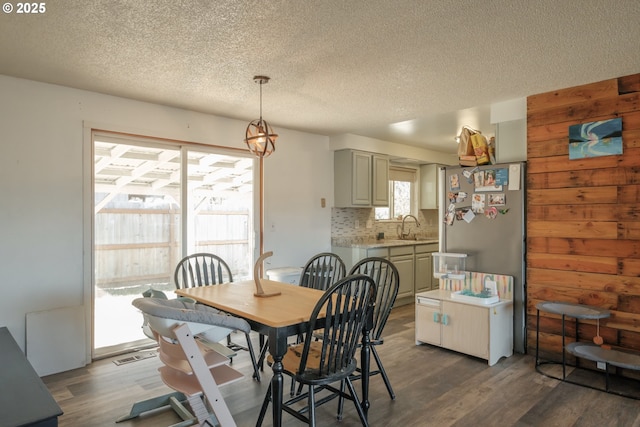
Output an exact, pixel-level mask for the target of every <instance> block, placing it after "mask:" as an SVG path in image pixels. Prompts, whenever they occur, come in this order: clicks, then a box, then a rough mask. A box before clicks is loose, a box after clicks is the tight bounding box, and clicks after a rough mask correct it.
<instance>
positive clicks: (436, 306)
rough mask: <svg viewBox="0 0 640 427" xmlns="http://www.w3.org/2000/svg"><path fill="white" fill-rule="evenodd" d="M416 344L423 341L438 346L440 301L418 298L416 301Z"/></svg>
mask: <svg viewBox="0 0 640 427" xmlns="http://www.w3.org/2000/svg"><path fill="white" fill-rule="evenodd" d="M415 328H416V344H420V343H423V342H426V343H429V344H433V345H437V346H440V345H441V344H442V342H441V335H440V334H441V328H442V326H441V324H440V301H437V300H431V299H426V300H418V301H417V302H416V326H415Z"/></svg>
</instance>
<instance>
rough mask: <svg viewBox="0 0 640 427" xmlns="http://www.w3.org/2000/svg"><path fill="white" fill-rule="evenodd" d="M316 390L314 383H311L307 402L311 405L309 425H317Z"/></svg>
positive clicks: (313, 426)
mask: <svg viewBox="0 0 640 427" xmlns="http://www.w3.org/2000/svg"><path fill="white" fill-rule="evenodd" d="M315 400H316V398H315V390H314V387H313V386H312V385H309V398H308V400H307V404H308V405H309V406H308V407H309V426H311V427H315V425H316V402H315Z"/></svg>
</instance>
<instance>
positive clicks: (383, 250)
mask: <svg viewBox="0 0 640 427" xmlns="http://www.w3.org/2000/svg"><path fill="white" fill-rule="evenodd" d="M408 242H409V241H407V243H408ZM331 251H332V252H333V253H335V254H337V255H338V256H340V258H342V260H343V261H344V263H345V265H346V267H347V271H349V270H350V269H351V267H352V266H353V265H354V264H355V263H356V262H358V261H360V260H361V259H363V258H367V257H381V258H385V259H388V260H390V261H391V262H392V263H393V264H394V265H395V266H396V268H397V269H398V274H399V276H400V287H399V289H398V296H397V298H396V304H395V305H396V306H399V305H403V304H412V303H413V301H414V295H415V294H416V293H418V292H423V291H429V290H432V289H437V288H438V283H439V282H438V280H437V279H434V278H433V261H432V257H431V254H432V253H433V252H438V244H437V243H422V244H409V243H408V244H406V245H400V246H388V247H375V248H361V247H344V246H332V248H331Z"/></svg>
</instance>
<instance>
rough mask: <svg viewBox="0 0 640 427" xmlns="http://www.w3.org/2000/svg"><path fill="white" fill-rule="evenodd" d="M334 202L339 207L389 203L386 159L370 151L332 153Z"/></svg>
mask: <svg viewBox="0 0 640 427" xmlns="http://www.w3.org/2000/svg"><path fill="white" fill-rule="evenodd" d="M334 202H335V206H336V207H339V208H345V207H373V206H388V205H389V159H388V158H387V157H385V156H381V155H378V154H373V153H366V152H364V151H353V150H338V151H336V152H335V153H334Z"/></svg>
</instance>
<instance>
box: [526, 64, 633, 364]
mask: <svg viewBox="0 0 640 427" xmlns="http://www.w3.org/2000/svg"><path fill="white" fill-rule="evenodd" d="M639 98H640V74H635V75H631V76H625V77H620V78H616V79H611V80H605V81H602V82H597V83H593V84H587V85H583V86H577V87H572V88H568V89H562V90H557V91H553V92H548V93H542V94H539V95H535V96H531V97H529V98H528V99H527V186H528V188H527V330H528V334H527V337H528V340H527V343H528V344H527V346H528V351H529V353H530V354H534V352H535V344H536V335H535V334H536V308H535V307H536V304H537V303H539V302H540V301H567V302H573V303H580V304H588V305H593V306H598V307H603V308H608V309H610V310H611V311H612V316H611V318H610V319H608V320H606V321H601V322H600V335H601V336H603V337H604V340H605V343H607V344H610V345H612V346H614V347H615V346H618V347H622V348H628V349H634V350H638V351H640V102H639ZM617 117H622V127H623V132H622V138H623V144H624V148H623V152H624V154H622V155H619V156H607V157H599V158H587V159H581V160H569V149H568V147H569V143H568V141H569V136H568V135H569V126H570V125H574V124H579V123H588V122H593V121H598V120H607V119H612V118H617ZM567 326H569V328H568V330H567V334H568V336H570V337H572V338H570V339H569V341H573V340H574V338H573V337H575V327H574V324H573V322H572V321H570V322H567ZM578 332H579V334H580V337H581V339H582V338H584V339H585V340H590V339H592V338H593V336H595V334H596V326H595V322H583V323H581V324H580V327H579V331H578ZM561 351H562V345H561V323H560V319H559V318H558V317H557V316H553V315H545V314H544V313H541V319H540V354H541V356H544V357H545V358H547V359H551V360H561V354H562V353H561ZM625 374H628V375H629V376H634V374H632V373H624V372H623V375H625Z"/></svg>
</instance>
